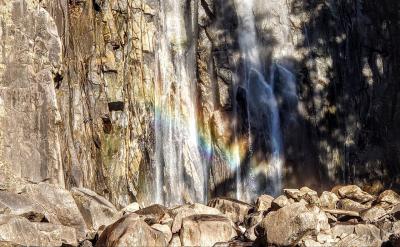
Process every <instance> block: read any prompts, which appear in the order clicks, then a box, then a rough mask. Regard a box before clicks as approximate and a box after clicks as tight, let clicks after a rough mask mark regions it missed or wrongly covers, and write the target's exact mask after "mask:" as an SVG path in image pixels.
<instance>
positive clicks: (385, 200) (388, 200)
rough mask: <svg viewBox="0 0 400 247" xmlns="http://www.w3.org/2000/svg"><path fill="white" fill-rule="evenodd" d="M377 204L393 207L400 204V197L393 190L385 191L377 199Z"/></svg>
mask: <svg viewBox="0 0 400 247" xmlns="http://www.w3.org/2000/svg"><path fill="white" fill-rule="evenodd" d="M376 202H377V203H380V204H385V205H387V206H392V205H396V204H399V203H400V195H399V194H397V193H396V192H394V191H393V190H385V191H384V192H382V193H381V194H380V195H379V196H378V198H377V199H376Z"/></svg>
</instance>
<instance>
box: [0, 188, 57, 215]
mask: <svg viewBox="0 0 400 247" xmlns="http://www.w3.org/2000/svg"><path fill="white" fill-rule="evenodd" d="M0 211H1V212H3V213H4V214H9V215H17V216H22V217H25V218H27V219H28V220H29V221H34V222H41V221H43V220H44V219H45V214H46V211H45V209H44V208H43V207H42V206H40V205H39V204H38V203H36V202H35V201H33V200H32V199H30V198H29V197H27V196H25V195H20V194H16V193H12V192H6V191H0ZM48 216H49V215H48ZM46 220H47V219H46ZM53 221H55V219H54V220H53Z"/></svg>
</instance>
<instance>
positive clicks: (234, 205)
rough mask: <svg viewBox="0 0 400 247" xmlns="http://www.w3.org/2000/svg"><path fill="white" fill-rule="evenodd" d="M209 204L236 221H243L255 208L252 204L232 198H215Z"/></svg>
mask: <svg viewBox="0 0 400 247" xmlns="http://www.w3.org/2000/svg"><path fill="white" fill-rule="evenodd" d="M208 206H210V207H213V208H216V209H218V210H219V211H221V212H222V213H223V214H224V215H226V216H227V217H228V218H229V219H231V220H232V221H233V222H235V223H238V224H240V223H243V221H244V218H245V217H246V215H247V214H248V213H249V211H250V210H251V209H252V208H253V207H252V206H251V205H250V204H247V203H245V202H241V201H238V200H235V199H230V198H215V199H213V200H211V201H210V202H209V203H208Z"/></svg>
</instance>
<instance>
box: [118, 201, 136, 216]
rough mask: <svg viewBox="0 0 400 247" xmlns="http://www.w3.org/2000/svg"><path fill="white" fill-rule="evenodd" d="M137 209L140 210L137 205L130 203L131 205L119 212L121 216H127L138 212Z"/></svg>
mask: <svg viewBox="0 0 400 247" xmlns="http://www.w3.org/2000/svg"><path fill="white" fill-rule="evenodd" d="M139 209H140V206H139V203H137V202H134V203H131V204H129V205H128V206H126V207H124V208H123V209H122V210H121V212H122V215H124V214H129V213H133V212H136V211H138V210H139Z"/></svg>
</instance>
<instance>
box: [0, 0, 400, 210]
mask: <svg viewBox="0 0 400 247" xmlns="http://www.w3.org/2000/svg"><path fill="white" fill-rule="evenodd" d="M254 6H256V7H255V8H254V16H255V22H256V29H257V34H258V36H257V40H258V43H259V44H261V45H260V46H261V48H260V56H261V57H262V60H263V61H262V64H263V66H264V67H265V70H266V71H267V72H266V74H268V75H270V74H271V73H274V72H268V70H269V68H270V67H271V66H273V65H274V64H276V63H278V64H281V65H284V66H285V68H286V69H288V71H290V73H291V74H293V75H294V76H295V81H296V92H297V97H295V98H293V100H282V99H287V98H288V97H287V96H285V88H284V87H283V86H282V85H284V84H283V83H282V82H283V81H284V80H285V79H284V78H283V76H282V75H283V73H281V72H279V70H277V71H278V72H276V76H275V78H276V79H275V80H276V84H277V85H278V86H277V87H276V95H277V99H278V103H279V109H280V119H281V121H280V125H281V129H282V135H283V140H284V143H283V145H284V156H285V163H284V165H283V167H284V179H283V182H284V183H285V184H288V185H298V184H301V185H303V184H308V185H310V186H313V185H314V186H316V185H318V186H319V184H325V185H326V186H328V185H331V184H332V183H338V182H345V181H346V182H355V183H360V184H369V183H371V182H374V181H385V184H384V185H385V186H397V185H398V181H397V180H398V176H397V174H399V172H398V167H399V165H400V164H399V160H400V159H399V147H400V143H399V140H400V133H399V131H398V130H397V128H396V126H397V125H399V123H400V115H399V113H400V107H399V104H398V103H397V99H398V96H399V92H400V90H399V83H398V78H399V74H398V73H399V72H398V68H399V67H400V66H399V60H398V57H400V50H399V48H398V46H397V44H398V43H399V42H400V37H399V33H400V32H399V30H398V29H399V20H400V19H399V4H398V3H397V2H396V1H392V0H385V1H378V0H376V1H375V0H374V1H361V0H360V1H345V0H341V1H307V3H304V1H297V0H291V1H285V2H283V1H269V2H268V4H265V3H264V1H261V0H259V1H254ZM179 9H180V10H179V11H182V14H181V16H182V17H184V20H182V21H183V23H184V24H185V23H186V24H185V25H183V29H184V33H185V34H186V36H187V37H188V40H187V41H188V42H189V43H188V44H187V45H188V46H191V48H190V49H189V50H190V51H193V52H194V53H195V55H196V56H195V64H192V66H193V67H192V68H190V71H192V72H193V74H192V75H191V76H193V77H194V80H195V83H196V100H195V101H194V102H195V104H196V109H197V110H196V115H195V118H196V119H197V131H198V139H199V140H200V144H202V146H204V147H203V148H200V149H201V151H204V153H205V154H204V155H203V156H204V157H203V159H204V166H205V167H206V168H207V169H206V170H207V173H206V174H207V180H208V182H207V186H205V187H206V188H207V191H208V195H209V196H216V195H226V194H229V195H233V194H234V193H235V190H236V187H235V186H236V183H237V181H236V180H237V178H238V174H239V175H240V176H246V174H247V172H248V169H249V167H253V168H254V167H255V168H257V167H263V165H262V164H263V163H265V162H266V160H267V159H268V154H269V152H270V151H271V150H269V146H268V145H266V144H265V143H264V142H263V140H264V139H268V135H267V134H265V130H264V129H262V128H261V127H260V126H262V125H257V123H256V122H254V121H253V122H251V120H249V115H248V107H247V104H248V101H249V96H248V94H247V93H246V91H245V90H244V89H243V88H242V87H240V86H238V84H237V83H236V82H237V77H238V76H239V77H240V73H241V72H240V71H242V69H243V64H242V62H241V59H240V47H239V36H240V32H239V30H238V26H239V21H240V20H239V18H238V13H237V9H236V6H235V1H233V0H199V1H181V8H179ZM160 11H161V3H160V1H158V0H133V1H130V0H93V1H91V0H56V1H53V0H42V1H35V0H12V1H5V0H3V1H2V0H0V12H1V17H0V23H1V25H0V36H1V37H2V38H1V40H0V83H1V87H0V141H1V152H0V162H1V163H0V165H1V166H2V169H1V170H2V174H1V175H0V179H1V180H0V182H1V184H2V186H9V187H13V188H17V186H16V184H18V181H19V180H20V179H26V180H31V181H35V182H39V181H44V180H46V181H50V182H52V183H57V184H60V185H62V186H65V187H67V188H70V187H73V186H84V187H88V188H91V189H93V190H95V191H96V192H98V193H99V194H101V195H104V196H105V197H106V198H108V199H110V200H111V202H113V203H114V204H115V205H117V206H125V205H127V204H128V203H129V202H131V201H136V200H137V201H140V202H142V203H144V204H148V203H149V201H150V200H151V199H152V197H151V196H150V195H151V194H152V193H154V186H155V184H154V180H155V179H156V174H155V165H154V164H155V152H156V150H155V149H156V147H157V145H156V127H155V126H156V125H155V119H156V115H155V114H156V109H155V106H156V101H157V100H158V99H159V98H160V97H161V95H157V92H158V91H157V90H156V88H157V85H160V83H161V82H160V68H163V67H166V66H170V65H169V64H168V65H167V64H163V63H162V61H163V60H162V59H160V52H159V50H160V43H161V42H160V40H161V39H162V33H161V31H160V30H163V27H162V23H163V22H162V19H163V18H165V17H164V16H160V15H161V14H160V13H162V12H160ZM188 23H189V24H188ZM173 66H174V65H172V67H173ZM166 79H167V80H168V79H170V80H171V81H172V80H176V78H166ZM173 92H175V91H173ZM169 96H170V97H174V94H172V95H169ZM183 111H185V109H184V110H183ZM265 118H266V116H264V117H262V118H261V119H262V120H266V119H265ZM249 122H250V124H249ZM249 126H250V128H251V130H252V131H250V132H249ZM249 133H251V135H252V136H250V138H249ZM249 142H251V143H249ZM267 143H268V141H267ZM185 157H190V156H189V155H188V156H185ZM235 157H239V162H240V164H241V168H240V169H238V170H236V171H235V170H233V169H232V163H234V162H232V160H235ZM189 160H190V159H189ZM260 164H261V165H260ZM188 176H190V173H189V174H188ZM262 185H263V186H267V185H268V181H266V182H264V181H263V182H262ZM188 200H190V199H188Z"/></svg>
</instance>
